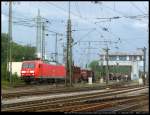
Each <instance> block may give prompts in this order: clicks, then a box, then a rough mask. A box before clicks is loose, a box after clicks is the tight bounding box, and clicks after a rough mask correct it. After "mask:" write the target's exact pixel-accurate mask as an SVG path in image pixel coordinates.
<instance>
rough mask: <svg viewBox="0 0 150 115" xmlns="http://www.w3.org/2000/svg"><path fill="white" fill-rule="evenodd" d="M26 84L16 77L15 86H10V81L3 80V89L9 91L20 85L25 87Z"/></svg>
mask: <svg viewBox="0 0 150 115" xmlns="http://www.w3.org/2000/svg"><path fill="white" fill-rule="evenodd" d="M24 84H25V83H24V82H23V81H22V80H21V79H20V78H16V77H14V79H13V84H10V81H8V80H4V79H2V80H1V87H2V89H9V88H14V87H16V86H18V85H19V86H20V85H24Z"/></svg>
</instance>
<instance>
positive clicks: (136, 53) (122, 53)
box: [101, 51, 143, 56]
mask: <svg viewBox="0 0 150 115" xmlns="http://www.w3.org/2000/svg"><path fill="white" fill-rule="evenodd" d="M101 55H105V53H102V54H101ZM109 55H135V56H136V55H141V56H142V55H143V52H141V51H138V52H109Z"/></svg>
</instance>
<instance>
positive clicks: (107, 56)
mask: <svg viewBox="0 0 150 115" xmlns="http://www.w3.org/2000/svg"><path fill="white" fill-rule="evenodd" d="M109 50H110V49H109V48H108V46H107V48H105V49H104V51H105V52H106V55H105V56H106V57H105V59H106V84H108V82H109V65H108V61H109V55H108V54H109V53H108V51H109Z"/></svg>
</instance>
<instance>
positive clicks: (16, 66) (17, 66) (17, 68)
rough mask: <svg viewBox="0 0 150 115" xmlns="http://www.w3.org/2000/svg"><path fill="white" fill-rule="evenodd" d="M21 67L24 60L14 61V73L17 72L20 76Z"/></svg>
mask: <svg viewBox="0 0 150 115" xmlns="http://www.w3.org/2000/svg"><path fill="white" fill-rule="evenodd" d="M9 64H10V63H9ZM21 67H22V62H12V74H15V73H16V74H17V75H18V76H19V77H20V76H21ZM9 71H10V66H9Z"/></svg>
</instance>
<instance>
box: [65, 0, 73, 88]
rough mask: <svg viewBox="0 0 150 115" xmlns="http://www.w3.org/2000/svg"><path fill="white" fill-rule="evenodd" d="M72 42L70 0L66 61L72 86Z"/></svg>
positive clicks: (67, 74) (67, 73) (67, 75)
mask: <svg viewBox="0 0 150 115" xmlns="http://www.w3.org/2000/svg"><path fill="white" fill-rule="evenodd" d="M72 42H73V39H72V37H71V19H70V1H69V19H68V25H67V63H66V70H67V71H66V85H67V78H68V77H69V81H70V86H72Z"/></svg>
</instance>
